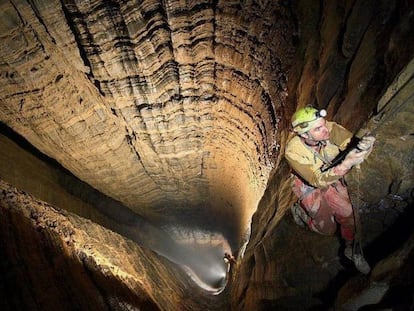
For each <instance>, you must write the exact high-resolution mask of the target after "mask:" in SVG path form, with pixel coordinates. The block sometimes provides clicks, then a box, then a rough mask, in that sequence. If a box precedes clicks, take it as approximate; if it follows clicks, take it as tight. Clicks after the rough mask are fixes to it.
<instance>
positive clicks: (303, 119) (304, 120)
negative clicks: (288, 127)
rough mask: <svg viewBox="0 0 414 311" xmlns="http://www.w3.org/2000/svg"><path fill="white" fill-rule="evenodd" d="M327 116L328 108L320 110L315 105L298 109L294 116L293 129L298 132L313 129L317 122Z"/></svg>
mask: <svg viewBox="0 0 414 311" xmlns="http://www.w3.org/2000/svg"><path fill="white" fill-rule="evenodd" d="M323 117H326V110H325V109H321V110H318V109H316V108H313V107H304V108H300V109H299V110H297V111H296V112H295V113H294V114H293V116H292V127H293V130H294V131H295V132H296V133H298V134H303V133H306V132H307V131H309V130H310V129H312V127H313V125H314V124H315V122H316V121H317V120H319V119H321V118H323Z"/></svg>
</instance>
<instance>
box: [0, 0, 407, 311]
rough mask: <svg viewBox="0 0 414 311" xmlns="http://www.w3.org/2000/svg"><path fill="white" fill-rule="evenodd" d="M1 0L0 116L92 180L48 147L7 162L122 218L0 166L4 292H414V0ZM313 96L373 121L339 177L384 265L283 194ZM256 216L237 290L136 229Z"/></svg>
mask: <svg viewBox="0 0 414 311" xmlns="http://www.w3.org/2000/svg"><path fill="white" fill-rule="evenodd" d="M0 9H1V10H0V15H1V19H0V30H1V32H0V38H1V39H0V40H1V42H2V44H1V46H0V79H1V80H0V81H1V83H0V88H1V92H0V99H1V101H0V121H1V122H2V123H4V124H5V125H7V126H8V127H9V128H11V129H12V130H13V131H15V132H17V133H18V134H20V135H21V136H22V137H24V138H25V139H27V140H28V142H29V143H30V144H32V145H33V146H34V147H35V148H37V149H38V150H40V151H41V152H42V153H44V154H46V155H47V156H49V157H50V158H52V159H55V160H56V161H57V162H58V163H59V164H60V165H62V166H63V167H64V168H65V169H67V170H68V171H70V172H72V173H73V174H74V175H76V176H77V177H78V178H79V179H80V180H82V181H84V182H85V183H87V184H89V185H90V186H92V187H93V188H94V189H93V190H91V192H89V190H90V189H89V188H88V189H89V190H88V191H86V192H88V193H89V194H88V195H86V196H85V197H82V198H79V197H76V196H75V195H74V193H73V192H71V189H72V188H71V187H75V186H74V185H75V184H76V183H74V184H72V183H70V184H71V185H70V186H69V187H68V183H67V182H64V183H63V184H62V183H59V185H57V184H55V180H59V178H61V177H62V176H63V175H61V174H60V173H57V172H56V171H54V170H52V171H49V169H50V168H49V167H46V166H44V165H43V164H39V166H36V169H35V171H32V172H30V174H29V173H27V174H26V173H25V172H24V171H23V170H24V169H27V170H30V169H33V168H34V163H35V160H33V159H29V158H26V157H22V158H20V157H16V159H13V157H10V156H9V155H10V154H4V153H3V154H2V156H1V159H2V160H3V159H5V160H4V161H12V162H13V161H15V162H14V165H10V169H8V167H7V165H4V163H2V165H0V168H1V169H2V170H1V171H0V177H1V178H2V179H5V180H8V181H10V182H12V183H13V184H15V185H16V184H19V188H20V187H21V189H24V190H26V191H33V192H36V195H38V194H39V197H41V195H44V198H45V200H48V201H49V200H50V201H53V202H57V203H56V204H57V205H58V204H59V199H62V198H64V200H65V202H64V203H63V202H62V205H65V206H69V207H67V208H68V209H70V210H73V211H74V212H76V213H78V214H80V215H83V216H87V217H89V218H90V219H92V220H93V221H95V222H102V223H104V224H105V225H107V227H110V228H111V229H113V230H114V231H118V232H119V233H121V234H122V235H123V237H122V236H120V235H117V234H115V233H113V232H109V231H107V230H105V229H103V228H101V227H99V226H98V225H96V224H94V223H92V222H91V221H87V220H85V219H83V218H78V217H77V216H74V215H70V214H68V212H64V211H62V210H60V209H58V208H57V207H56V208H54V207H51V206H50V205H48V204H46V203H43V202H39V201H38V200H37V199H34V198H33V197H30V196H27V195H26V194H24V193H22V192H20V191H18V190H16V189H13V188H12V187H11V186H9V185H5V184H3V183H2V185H3V186H2V192H1V193H2V194H1V200H0V203H1V213H2V214H1V216H2V217H1V218H0V222H1V227H0V228H1V238H2V241H4V243H3V242H2V243H1V244H0V246H1V248H0V251H1V252H2V254H4V256H0V257H1V258H2V266H1V269H2V275H5V278H2V282H1V286H2V288H1V289H2V291H1V294H2V295H3V297H4V298H5V299H1V300H0V301H2V302H4V304H6V303H7V305H6V306H5V307H6V309H16V308H19V307H21V308H32V307H33V308H34V307H37V308H38V309H55V308H56V307H57V305H58V302H59V301H65V302H67V303H68V305H65V306H64V307H66V308H67V309H68V310H69V309H71V308H72V307H73V305H76V307H78V308H79V309H88V308H90V309H96V308H98V309H110V310H131V309H144V310H146V309H161V310H177V309H178V310H225V309H232V310H238V311H239V310H272V309H277V310H304V309H305V310H306V309H307V310H310V309H314V310H315V309H317V310H324V309H329V308H332V307H333V306H336V307H337V308H338V309H339V308H342V307H343V308H350V309H351V310H352V309H358V308H364V307H367V308H369V306H368V305H369V304H373V303H374V304H376V306H373V308H375V307H382V308H387V307H392V303H393V302H394V301H395V300H397V299H394V298H398V299H399V301H402V302H403V303H404V305H403V306H402V307H407V308H408V309H410V308H411V309H412V307H413V303H412V290H413V285H412V282H411V283H410V280H406V279H399V278H398V277H396V275H398V273H401V272H403V273H406V275H407V276H411V275H412V272H411V271H412V265H410V262H412V260H411V261H410V259H412V241H411V240H409V241H408V242H406V241H407V239H408V236H409V234H410V232H412V227H413V224H412V221H411V219H413V218H412V214H410V211H412V203H413V192H412V191H413V190H412V189H413V186H412V185H413V175H412V172H413V171H414V168H413V161H412V157H413V154H412V152H413V150H414V146H413V133H414V130H413V127H412V124H413V122H412V116H413V110H412V109H413V108H412V107H413V105H412V94H413V86H412V83H413V82H412V81H413V70H412V58H413V51H414V40H412V39H411V38H412V31H413V25H414V23H413V17H414V10H413V4H412V3H411V2H409V1H385V0H384V1H376V2H372V1H371V2H370V1H345V2H344V1H328V2H320V1H319V2H318V1H262V0H260V1H207V0H200V1H173V0H167V1H157V0H144V1H133V0H129V1H128V0H127V1H120V0H119V1H118V0H117V1H98V0H95V1H94V0H90V1H80V0H79V1H77V0H62V1H57V0H52V1H25V0H22V1H2V2H1V3H0ZM288 91H289V97H287V96H288ZM307 104H313V105H315V106H317V107H320V108H326V109H327V110H328V118H330V119H333V120H335V121H338V122H340V123H342V124H343V125H345V126H346V127H348V128H349V129H350V130H352V131H353V132H355V133H357V132H358V134H362V133H363V132H367V131H374V132H375V134H376V135H377V143H376V147H375V149H374V151H373V153H372V154H371V156H370V158H369V160H368V161H367V162H366V163H364V165H363V166H362V167H361V170H360V171H356V170H354V171H353V172H352V173H351V174H350V175H349V176H348V177H347V182H348V184H349V186H350V190H351V193H352V200H353V202H355V204H356V206H357V208H358V211H360V216H361V221H362V224H363V233H364V235H363V241H362V242H363V246H365V247H366V248H365V250H366V255H367V259H368V261H369V262H370V264H371V265H372V266H373V267H374V269H373V273H372V275H368V276H361V275H357V279H356V280H354V278H352V276H354V275H356V274H357V271H356V270H355V269H354V268H353V266H352V265H351V263H350V262H345V261H344V260H343V258H342V257H341V256H340V254H341V253H340V251H341V245H340V244H339V242H338V240H337V239H336V237H321V236H319V235H316V234H311V233H310V232H309V231H308V230H307V229H306V228H300V227H298V226H297V225H296V224H295V223H293V221H292V219H291V218H290V215H289V213H287V211H288V210H289V207H290V206H291V204H292V203H293V201H294V197H293V196H292V193H291V191H290V183H289V180H288V176H289V173H290V172H289V168H288V166H287V164H286V163H285V162H284V161H283V158H282V156H283V148H284V144H285V142H286V139H287V136H288V127H289V118H290V116H291V114H292V113H293V111H294V110H295V109H296V107H297V106H304V105H307ZM361 128H362V129H363V131H359V130H360V129H361ZM0 143H1V146H7V148H6V149H7V151H4V150H2V152H9V151H10V150H12V149H14V146H12V144H10V143H9V142H8V141H7V140H3V139H1V140H0ZM8 148H10V149H8ZM18 152H19V151H18ZM358 172H359V173H358ZM25 177H26V178H27V180H24V178H25ZM61 181H62V180H60V182H61ZM76 185H77V187H80V188H83V187H84V186H85V188H86V187H87V185H86V184H85V185H84V184H82V183H80V184H76ZM26 186H27V187H28V188H26ZM27 189H32V190H27ZM33 189H34V190H33ZM45 189H46V190H45ZM72 190H73V189H72ZM83 190H85V189H83ZM65 191H69V192H70V193H69V194H70V195H69V196H68V193H65ZM94 191H96V193H95V192H94ZM97 191H100V192H102V193H104V194H105V195H106V196H107V197H106V199H108V200H109V201H107V200H106V199H105V200H103V199H102V196H101V195H102V194H99V195H98V194H97ZM78 193H79V192H78ZM81 193H85V192H82V191H81ZM92 193H93V194H92ZM40 194H41V195H40ZM101 200H102V201H101ZM259 200H260V204H258V202H259ZM72 202H76V204H77V203H79V206H76V207H73V206H70V205H71V204H72ZM257 206H258V208H257V212H256V213H255V214H254V216H253V218H251V216H252V214H253V212H254V211H255V210H256V207H257ZM127 207H128V208H127ZM95 208H97V209H98V210H100V211H101V212H104V213H103V214H104V215H106V216H105V217H102V215H99V213H97V212H96V210H94V209H95ZM411 213H412V212H411ZM122 215H123V216H122ZM111 216H112V217H111ZM141 216H144V217H145V218H146V219H149V220H152V221H154V222H156V223H159V224H160V225H162V226H163V227H164V228H167V230H168V231H169V232H170V233H171V235H172V236H174V237H175V238H176V239H177V240H178V242H179V243H178V244H175V243H176V241H173V240H172V239H167V238H165V239H164V236H163V239H161V238H160V237H161V236H160V235H159V234H160V232H159V231H157V230H156V229H158V227H155V228H154V227H152V226H150V225H148V223H147V222H146V220H145V221H144V218H142V217H141ZM106 217H109V218H110V219H107V218H106ZM114 217H115V218H117V221H115V223H114V219H113V218H114ZM250 221H252V227H251V237H250V241H249V244H248V246H247V248H246V249H245V251H244V249H241V250H240V254H241V255H242V254H244V257H243V256H240V258H238V261H237V264H236V265H235V266H234V267H233V270H232V271H234V274H233V275H232V277H231V279H230V282H229V283H228V284H229V285H228V290H229V291H230V294H231V295H230V300H229V301H227V295H226V292H223V293H221V295H220V296H211V295H209V293H208V291H205V290H204V289H202V290H201V291H200V288H199V287H197V286H194V284H195V283H194V282H192V281H191V279H189V278H187V277H186V276H185V275H184V273H183V270H182V269H178V267H176V266H175V265H174V264H172V263H171V262H169V261H167V260H166V259H164V258H160V257H159V256H157V255H155V254H154V253H153V252H151V251H149V250H148V249H147V248H140V247H138V246H137V245H136V244H135V243H133V242H132V241H128V240H127V239H126V238H125V237H128V238H131V239H132V240H134V241H135V242H142V243H145V242H147V243H149V244H151V245H150V246H149V245H148V244H147V245H146V246H147V247H148V246H149V248H153V249H157V247H158V246H160V245H161V242H162V246H163V247H164V249H168V248H169V249H170V250H171V249H176V248H177V247H178V245H179V244H180V243H182V245H185V244H188V243H189V242H190V241H193V240H194V241H195V242H196V243H198V244H201V242H202V241H208V243H209V244H211V245H214V246H216V245H220V243H221V239H222V236H224V237H225V238H226V239H228V243H229V245H227V242H224V244H225V248H226V249H228V248H233V250H234V249H236V248H237V247H239V246H240V245H241V240H242V239H244V240H247V239H248V234H247V235H243V233H244V231H246V232H247V233H250V231H249V230H248V229H249V228H248V227H249V223H250ZM121 224H127V227H122V226H121ZM111 226H112V227H111ZM395 227H398V229H400V230H395ZM150 228H151V229H154V230H155V231H151V230H150ZM193 228H194V230H193ZM116 229H117V230H116ZM246 229H247V230H246ZM396 231H399V232H398V235H396V236H394V233H395V232H396ZM205 232H208V233H205ZM215 232H218V233H220V234H221V235H220V234H217V235H216V234H215ZM149 233H153V234H149ZM94 238H96V240H94ZM146 238H148V239H146ZM200 240H202V241H200ZM397 241H398V243H396V242H397ZM404 243H405V244H404ZM138 244H139V243H138ZM397 244H398V245H397ZM378 245H380V247H378ZM390 245H392V246H393V247H390ZM385 246H387V247H385ZM399 246H401V249H400V250H399V251H398V252H397V253H394V252H396V251H397V250H396V249H395V248H397V247H399ZM158 250H159V248H158ZM217 253H220V252H217ZM390 253H393V254H394V257H390V258H387V259H385V260H383V259H384V258H385V257H386V256H388V255H389V254H390ZM170 254H171V253H170ZM200 254H201V256H200V257H201V259H200V261H202V260H204V259H206V260H207V259H208V257H209V256H204V254H207V252H205V253H204V252H199V255H200ZM163 255H164V256H165V257H167V258H168V254H165V253H164V254H163ZM209 255H210V254H209ZM219 256H220V254H218V255H217V256H216V257H219ZM200 257H198V258H200ZM204 257H205V258H204ZM242 257H243V258H242ZM170 259H172V258H171V257H170ZM219 259H220V260H221V259H222V258H219ZM402 261H403V262H402ZM190 262H191V264H193V267H196V268H200V267H199V266H197V264H198V263H199V260H189V259H188V261H187V262H186V264H188V263H190ZM401 262H402V264H401ZM377 263H379V264H378V265H377V266H376V264H377ZM137 267H138V268H137ZM200 270H201V269H199V271H200ZM62 271H63V273H61V272H62ZM219 272H221V271H219ZM389 272H392V273H389ZM387 275H388V276H387ZM208 276H209V275H207V277H208ZM196 281H197V282H198V280H196ZM356 283H358V284H359V285H361V286H353V284H356ZM50 284H53V286H49V285H50ZM399 288H403V289H404V291H401V292H399V291H398V289H399ZM12 289H14V290H12ZM19 289H22V290H21V292H22V293H23V294H22V296H21V297H20V296H19V297H17V296H16V295H18V294H19V293H20V291H19ZM338 293H340V294H339V296H338V297H337V295H338ZM396 293H398V294H396ZM206 294H208V296H207V295H206ZM50 297H51V298H50ZM6 298H8V299H6ZM48 298H49V299H50V300H48ZM71 298H73V299H72V300H71ZM216 298H217V299H216ZM393 299H394V301H393ZM69 304H70V305H69ZM60 307H61V306H60ZM399 307H400V305H399Z"/></svg>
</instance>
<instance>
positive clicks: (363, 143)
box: [357, 136, 375, 151]
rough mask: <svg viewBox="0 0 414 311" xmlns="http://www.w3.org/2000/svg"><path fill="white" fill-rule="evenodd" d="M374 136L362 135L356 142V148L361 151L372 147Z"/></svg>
mask: <svg viewBox="0 0 414 311" xmlns="http://www.w3.org/2000/svg"><path fill="white" fill-rule="evenodd" d="M374 142H375V137H374V136H364V137H362V139H361V140H360V142H359V143H358V146H357V148H358V149H359V150H361V151H368V150H371V149H372V146H373V145H374Z"/></svg>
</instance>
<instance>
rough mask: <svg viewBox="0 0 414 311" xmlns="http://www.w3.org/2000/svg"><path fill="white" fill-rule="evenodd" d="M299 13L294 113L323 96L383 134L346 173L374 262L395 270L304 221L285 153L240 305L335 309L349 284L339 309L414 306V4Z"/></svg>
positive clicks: (332, 107)
mask: <svg viewBox="0 0 414 311" xmlns="http://www.w3.org/2000/svg"><path fill="white" fill-rule="evenodd" d="M294 11H295V12H296V13H297V19H298V33H299V34H300V41H299V44H298V46H297V54H296V55H295V58H294V61H293V66H292V67H291V68H290V70H289V75H288V77H289V84H288V86H289V87H288V90H289V102H290V105H289V106H288V109H287V110H286V119H285V122H286V123H288V120H289V118H288V117H289V116H290V115H291V113H293V112H294V110H295V109H296V108H295V107H297V106H305V105H314V106H316V107H319V108H326V109H327V111H328V118H329V119H333V120H335V121H337V122H340V123H342V124H343V125H344V126H346V127H348V128H349V129H350V130H351V131H353V132H354V133H355V134H358V135H362V134H364V133H372V134H373V135H375V136H376V138H377V142H376V145H375V148H374V151H373V152H372V154H371V155H370V157H369V158H368V160H367V161H366V162H365V163H363V164H362V165H361V168H360V169H358V170H357V169H354V170H353V171H352V172H351V173H350V174H349V175H348V176H347V178H346V181H347V183H348V185H349V189H350V192H351V198H352V201H353V203H354V207H355V208H358V211H359V214H360V217H361V222H362V228H363V229H362V232H363V235H362V237H363V240H362V243H363V246H364V247H366V248H367V249H366V252H365V255H366V257H367V259H368V261H369V262H370V264H371V265H372V266H375V264H376V263H378V262H380V261H381V260H387V263H381V264H379V265H382V266H385V267H387V268H385V269H382V268H378V269H377V270H374V272H372V274H371V275H370V276H361V275H358V272H357V271H356V270H355V269H354V268H353V266H352V264H350V263H349V262H346V261H344V259H343V258H341V255H340V252H341V245H340V242H339V239H338V237H322V236H319V235H317V234H315V233H311V232H310V231H308V230H307V229H305V228H301V227H299V226H298V225H296V224H295V223H294V222H293V220H292V218H291V215H290V212H289V208H290V206H291V205H292V203H293V202H294V200H295V198H294V196H293V194H292V193H291V190H290V185H289V179H288V176H289V174H290V172H289V169H288V167H287V164H286V163H285V162H284V160H281V163H280V165H278V167H277V170H276V171H275V172H273V174H271V177H270V179H269V183H268V186H267V188H266V191H265V194H264V196H263V198H262V200H261V201H260V203H259V207H258V210H257V212H256V213H255V215H254V216H253V221H252V234H251V239H250V242H249V244H248V246H247V249H246V251H245V254H244V257H243V259H241V262H240V268H239V270H238V272H237V276H235V279H237V283H234V286H233V288H232V297H231V303H232V309H233V310H331V309H330V308H333V307H334V305H335V299H336V297H337V294H338V292H341V298H340V300H339V302H338V303H337V304H336V306H335V307H336V309H337V310H360V309H359V308H361V307H363V306H365V305H370V304H373V305H376V306H378V307H379V308H380V307H384V308H385V307H393V306H397V305H398V307H400V308H403V309H404V308H408V309H409V308H412V307H413V304H414V302H413V301H412V296H410V292H412V290H413V283H412V279H413V274H412V264H411V263H410V260H411V259H410V258H412V254H413V251H412V237H411V238H410V232H412V228H413V221H412V204H413V194H412V191H413V184H414V180H413V173H412V172H413V171H414V167H413V160H412V159H413V152H414V145H413V143H414V137H413V129H414V128H413V121H414V119H413V117H414V114H413V112H414V111H413V107H414V105H413V94H414V88H413V81H414V71H413V67H412V64H413V55H414V45H413V42H414V41H413V40H412V32H413V25H414V22H413V16H414V7H413V4H412V3H408V2H404V1H376V2H372V1H371V2H369V1H352V2H351V1H345V2H336V1H329V2H309V1H297V2H296V8H295V10H294ZM284 133H285V135H286V136H288V135H289V130H288V129H287V128H286V129H285V132H284ZM395 227H399V230H396V228H395ZM390 228H393V229H392V230H391V229H390ZM397 231H399V233H398V232H397ZM402 232H404V233H402ZM393 234H396V235H395V236H393ZM401 234H402V235H401ZM392 241H394V242H392ZM397 241H398V242H397ZM391 245H392V247H391ZM398 248H400V249H399V253H398V252H397V254H395V253H393V252H396V251H397V249H398ZM402 254H403V255H402ZM387 256H389V257H387ZM384 258H387V259H384ZM391 267H393V268H391ZM396 267H398V268H396ZM394 268H395V270H394ZM399 269H401V270H399ZM378 271H380V272H378ZM384 271H386V272H384ZM396 271H400V272H396ZM401 271H402V272H401ZM396 273H397V274H398V273H403V274H404V273H407V274H406V276H407V278H406V279H405V280H401V279H398V278H395V275H396ZM387 275H388V278H387V277H386V276H387ZM353 277H356V278H357V279H353ZM349 280H351V281H349ZM407 280H408V281H407ZM410 280H411V281H410ZM347 281H348V282H349V284H347ZM376 282H377V283H376ZM344 284H347V285H346V286H345V285H344ZM375 284H380V285H378V286H376V285H375ZM390 284H392V285H390ZM342 286H345V288H344V289H343V290H342V291H341V290H340V289H341V287H342ZM392 286H395V287H394V289H390V287H392ZM398 288H400V289H401V292H400V293H401V296H400V297H398V294H397V295H396V296H393V299H394V300H392V299H388V300H387V298H389V296H390V295H388V294H386V293H387V292H388V293H389V292H393V295H395V293H396V292H398ZM404 291H407V293H404ZM387 295H388V296H387ZM384 297H385V298H384ZM396 297H398V298H396ZM353 299H354V300H353ZM398 301H399V302H398ZM402 301H403V302H404V303H401V302H402ZM348 308H349V309H348ZM373 308H375V307H373ZM361 310H362V309H361ZM367 310H368V309H367Z"/></svg>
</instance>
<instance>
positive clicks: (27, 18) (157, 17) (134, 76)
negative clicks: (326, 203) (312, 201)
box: [0, 0, 295, 244]
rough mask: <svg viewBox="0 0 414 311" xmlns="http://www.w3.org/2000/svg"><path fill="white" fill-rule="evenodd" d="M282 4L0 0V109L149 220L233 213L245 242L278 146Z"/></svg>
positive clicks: (286, 19) (286, 53)
mask: <svg viewBox="0 0 414 311" xmlns="http://www.w3.org/2000/svg"><path fill="white" fill-rule="evenodd" d="M282 4H283V3H282ZM282 4H279V3H278V2H273V1H260V2H256V1H246V2H245V1H243V2H239V1H230V2H229V1H207V0H205V1H194V2H187V1H154V0H146V1H134V0H131V1H111V2H103V1H98V0H96V1H72V0H68V1H17V2H15V1H2V3H1V12H2V13H1V20H2V22H1V24H0V29H1V32H2V35H1V40H2V46H1V49H0V55H1V58H2V62H1V64H0V72H1V75H0V79H1V86H2V87H1V93H0V94H1V95H0V99H1V103H2V104H1V109H0V120H1V121H2V122H3V123H5V124H6V125H7V126H9V127H10V128H12V129H13V130H14V131H16V132H17V133H19V134H20V135H21V136H23V137H25V138H26V139H27V140H28V141H29V142H30V143H31V144H32V145H33V146H35V147H36V148H37V149H38V150H40V151H41V152H42V153H44V154H46V155H47V156H49V157H50V158H53V159H55V160H56V161H57V162H59V163H60V164H61V165H62V166H63V167H64V168H66V169H67V170H69V171H71V172H72V173H73V174H74V175H75V176H77V177H78V178H80V179H81V180H83V181H84V182H86V183H88V184H90V185H91V186H93V187H94V188H95V189H97V190H99V191H100V192H102V193H104V194H106V195H108V196H109V197H112V198H113V199H115V200H117V201H120V202H122V203H123V204H124V205H126V206H128V207H129V208H131V209H132V210H133V211H135V212H137V213H139V214H141V215H143V216H145V217H146V218H149V219H152V220H153V221H157V222H163V221H164V222H168V221H171V220H172V219H173V218H175V220H176V221H180V220H186V219H190V222H191V223H201V224H202V223H203V222H204V223H207V222H208V223H210V225H211V224H216V226H217V227H220V226H221V225H222V224H223V223H224V222H226V221H225V219H227V218H228V217H232V218H233V219H234V221H233V222H232V224H230V225H229V224H226V225H225V226H226V227H230V226H231V228H230V229H229V231H230V234H231V235H232V237H231V238H233V240H235V241H236V242H235V243H234V244H237V239H238V238H239V237H240V235H241V234H242V232H243V231H244V230H245V229H246V227H247V225H248V223H249V221H250V217H251V214H252V213H253V212H254V210H255V209H256V207H257V202H258V200H259V199H260V196H261V195H262V193H263V190H264V187H265V184H266V180H267V177H268V174H269V172H270V170H271V168H272V167H273V163H274V159H275V158H276V157H277V154H278V148H279V145H278V144H277V141H278V137H277V136H278V132H277V128H278V123H279V121H280V119H281V116H282V113H283V112H282V109H281V106H282V105H283V102H284V101H285V99H286V95H287V93H286V76H285V74H284V72H285V69H286V68H287V67H288V66H289V61H290V59H291V57H292V55H293V51H294V50H293V46H292V41H293V38H294V36H295V35H294V31H293V29H294V23H293V22H292V19H291V12H290V10H289V7H287V6H286V5H282ZM114 181H116V182H114ZM209 211H212V212H211V213H210V212H209ZM211 215H215V216H211Z"/></svg>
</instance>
